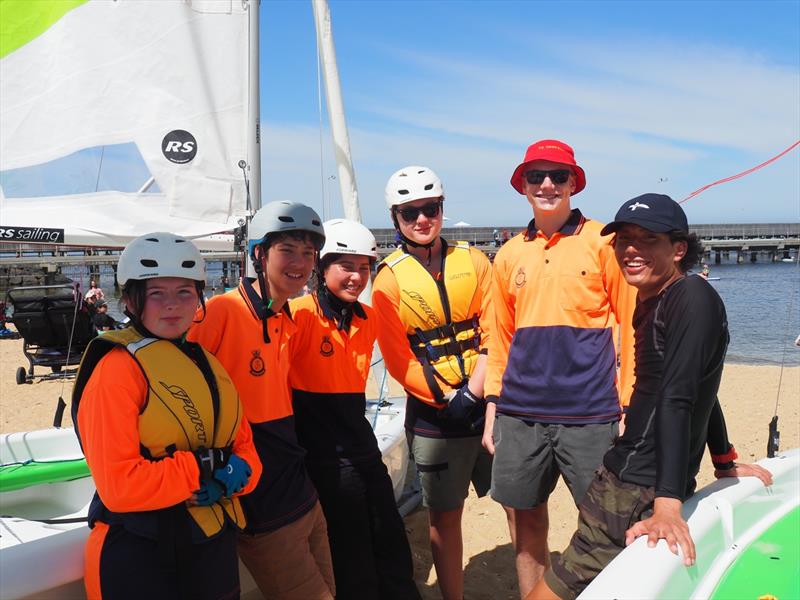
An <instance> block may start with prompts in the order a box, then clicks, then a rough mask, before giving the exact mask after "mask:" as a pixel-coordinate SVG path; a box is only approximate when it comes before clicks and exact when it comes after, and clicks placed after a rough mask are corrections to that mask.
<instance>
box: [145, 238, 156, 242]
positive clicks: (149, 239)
mask: <svg viewBox="0 0 800 600" xmlns="http://www.w3.org/2000/svg"><path fill="white" fill-rule="evenodd" d="M145 240H146V241H148V242H158V238H145Z"/></svg>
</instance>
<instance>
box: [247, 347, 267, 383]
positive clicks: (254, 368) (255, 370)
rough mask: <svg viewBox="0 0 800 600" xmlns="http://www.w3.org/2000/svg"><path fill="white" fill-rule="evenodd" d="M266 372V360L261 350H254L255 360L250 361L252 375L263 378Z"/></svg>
mask: <svg viewBox="0 0 800 600" xmlns="http://www.w3.org/2000/svg"><path fill="white" fill-rule="evenodd" d="M265 372H266V368H265V367H264V359H263V358H261V350H253V358H251V359H250V375H252V376H253V377H261V376H262V375H263V374H264V373H265Z"/></svg>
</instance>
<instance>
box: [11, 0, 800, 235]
mask: <svg viewBox="0 0 800 600" xmlns="http://www.w3.org/2000/svg"><path fill="white" fill-rule="evenodd" d="M330 8H331V14H332V20H333V31H334V36H335V41H336V50H337V57H338V65H339V72H340V77H341V81H342V91H343V95H344V102H345V110H346V115H347V121H348V128H349V132H350V140H351V146H352V151H353V160H354V163H355V170H356V177H357V181H358V187H359V194H360V199H361V208H362V214H363V216H364V220H365V222H366V224H367V225H369V226H373V227H385V226H389V219H388V216H387V213H386V210H385V205H384V201H383V188H384V185H385V182H386V180H387V178H388V177H389V175H390V174H391V173H392V172H393V171H395V170H396V169H398V168H400V167H403V166H405V165H408V164H422V165H426V166H428V167H431V168H432V169H434V170H435V171H437V173H439V175H440V176H441V178H442V180H443V181H444V186H445V191H446V194H447V201H446V204H445V214H446V215H447V216H448V217H449V218H450V219H452V221H453V222H455V221H459V220H464V221H468V222H469V223H472V224H473V225H498V226H516V225H522V224H525V223H526V222H527V221H528V220H529V219H530V217H531V211H530V207H529V206H528V204H527V202H526V201H525V198H524V197H523V196H520V195H518V194H517V193H516V192H515V191H514V190H513V189H512V188H511V186H510V185H509V183H508V180H509V177H510V175H511V173H512V171H513V170H514V168H515V167H516V165H517V164H518V162H519V161H520V160H521V158H522V156H523V154H524V151H525V148H526V147H527V145H528V144H530V143H531V142H533V141H535V140H537V139H542V138H558V139H563V140H564V141H566V142H567V143H569V144H570V145H572V146H573V147H574V148H575V152H576V157H577V160H578V162H579V164H580V165H581V166H582V167H584V169H585V170H586V172H587V180H588V185H587V188H586V190H585V191H583V192H582V193H581V194H580V195H578V196H576V197H575V198H574V200H573V204H574V205H575V206H578V207H580V208H581V209H582V210H583V211H584V213H585V214H587V215H588V216H590V217H593V218H596V219H599V220H609V219H610V218H611V217H613V214H614V212H615V211H616V209H617V208H618V207H619V205H620V204H621V203H622V202H623V201H625V200H627V199H628V198H631V197H633V196H636V195H639V194H641V193H644V192H661V193H667V194H670V195H671V196H673V197H674V198H675V199H681V198H683V197H685V196H686V195H688V194H689V193H690V192H692V191H694V190H695V189H697V188H699V187H701V186H703V185H705V184H707V183H710V182H712V181H715V180H717V179H721V178H723V177H727V176H730V175H733V174H735V173H738V172H740V171H743V170H745V169H748V168H750V167H752V166H754V165H756V164H759V163H761V162H763V161H765V160H767V159H769V158H770V157H772V156H774V155H775V154H777V153H778V152H780V151H782V150H784V149H785V148H787V147H788V146H789V145H791V144H792V143H794V142H795V141H797V140H798V139H800V108H799V107H800V2H797V1H792V2H769V1H761V2H688V1H686V2H599V1H598V2H528V1H525V2H502V1H492V2H483V1H469V2H464V1H428V2H423V1H416V2H412V1H402V2H387V1H373V2H367V1H361V2H356V1H342V0H332V1H331V2H330ZM261 16H262V28H261V36H262V63H261V67H262V75H261V83H262V98H261V115H262V131H263V136H262V146H263V149H262V156H263V161H262V164H263V189H262V191H263V199H264V201H265V202H268V201H271V200H276V199H293V200H297V201H301V202H306V203H308V204H311V205H312V206H314V207H315V208H317V209H318V210H319V211H320V212H323V210H324V212H325V213H326V214H325V216H326V217H328V218H330V217H333V216H340V215H341V206H340V200H339V193H338V187H337V185H336V182H335V181H333V180H331V179H329V177H330V176H331V175H332V174H333V173H335V165H334V163H333V159H332V152H331V140H330V135H329V133H328V130H327V128H326V125H324V126H323V127H324V131H323V136H322V153H323V164H322V175H320V129H319V112H318V106H317V69H316V48H315V31H314V25H313V20H312V14H311V6H310V3H309V2H307V1H299V0H298V1H291V2H276V1H267V2H263V4H262V8H261ZM323 122H324V123H327V114H326V113H325V112H324V108H323ZM113 159H115V157H112V156H109V155H108V154H107V155H106V157H105V159H104V160H113ZM129 171H135V169H134V170H130V169H129ZM15 175H18V174H8V173H7V174H5V176H4V179H3V181H2V183H3V186H4V189H5V190H6V194H7V195H10V194H9V189H10V188H13V187H15V185H23V183H22V180H23V179H24V180H25V181H36V182H38V186H39V187H42V186H47V185H52V184H53V181H52V179H50V180H49V181H47V182H45V181H43V179H42V178H41V177H34V178H31V177H29V176H25V177H24V178H20V177H18V176H15ZM64 178H65V179H69V180H70V181H71V180H72V179H74V178H75V174H74V173H72V174H70V175H69V176H66V175H65V176H64ZM45 179H48V178H45ZM94 184H95V181H94V180H92V181H91V189H94ZM24 185H31V184H30V183H24ZM103 185H112V183H111V182H104V183H103ZM101 187H102V186H101ZM37 193H39V192H37ZM326 197H327V198H329V200H328V202H327V203H326V204H325V205H323V199H324V198H326ZM684 206H685V208H686V211H687V213H688V216H689V219H690V222H694V223H718V222H768V221H796V220H798V219H800V148H796V149H795V150H794V151H793V152H791V153H790V154H788V155H786V156H785V157H784V158H782V159H781V160H779V161H777V162H776V163H773V164H771V165H769V166H768V167H766V168H764V169H762V170H760V171H758V172H756V173H754V174H752V175H749V176H747V177H745V178H742V179H740V180H737V181H735V182H732V183H728V184H723V185H720V186H717V187H715V188H712V189H710V190H708V191H706V192H704V193H703V194H701V195H699V196H698V197H696V198H694V199H692V200H690V201H689V202H688V203H686V204H685V205H684Z"/></svg>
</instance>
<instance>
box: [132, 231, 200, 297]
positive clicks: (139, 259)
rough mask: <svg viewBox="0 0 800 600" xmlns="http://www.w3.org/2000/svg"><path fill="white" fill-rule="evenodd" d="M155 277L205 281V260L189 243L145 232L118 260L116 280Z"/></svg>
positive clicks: (178, 237) (180, 238)
mask: <svg viewBox="0 0 800 600" xmlns="http://www.w3.org/2000/svg"><path fill="white" fill-rule="evenodd" d="M157 277H185V278H186V279H193V280H194V281H202V282H205V280H206V261H205V260H203V256H202V255H201V254H200V251H199V250H198V249H197V246H195V245H194V244H193V243H192V242H191V241H189V240H187V239H186V238H184V237H181V236H179V235H175V234H174V233H166V232H162V231H159V232H155V233H147V234H145V235H142V236H139V237H138V238H136V239H135V240H132V241H131V242H130V243H129V244H128V245H127V246H125V249H124V250H123V251H122V254H121V255H120V257H119V263H118V264H117V281H118V282H119V284H120V285H125V284H126V283H127V282H128V281H131V280H145V279H155V278H157Z"/></svg>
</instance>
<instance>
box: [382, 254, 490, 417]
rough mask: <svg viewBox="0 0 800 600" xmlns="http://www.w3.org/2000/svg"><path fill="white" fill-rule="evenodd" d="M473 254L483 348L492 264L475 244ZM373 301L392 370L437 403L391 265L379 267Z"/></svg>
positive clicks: (407, 387) (409, 386)
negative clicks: (405, 319)
mask: <svg viewBox="0 0 800 600" xmlns="http://www.w3.org/2000/svg"><path fill="white" fill-rule="evenodd" d="M470 258H471V259H472V264H473V265H474V266H475V273H476V275H477V278H478V287H479V288H480V291H479V293H480V294H481V295H482V298H481V314H480V316H479V322H480V327H481V342H480V349H481V350H482V351H483V350H485V349H487V347H488V345H489V342H490V326H491V324H492V317H491V298H490V290H491V282H492V265H491V263H490V262H489V259H488V258H486V255H485V254H483V252H481V251H480V250H478V249H476V248H472V247H471V248H470ZM471 300H472V299H471V298H450V302H451V304H453V303H455V302H464V303H469V302H470V301H471ZM372 304H373V306H374V308H375V312H376V315H377V317H378V319H379V320H380V326H379V327H378V346H379V347H380V349H381V355H382V356H383V359H384V361H385V362H386V368H387V369H388V371H389V373H390V374H391V376H392V377H394V378H395V379H396V380H397V381H398V382H399V383H400V385H402V386H403V388H404V389H405V390H406V392H408V393H410V394H411V395H412V396H414V397H416V398H418V399H420V400H422V401H423V402H425V403H427V404H430V405H431V406H438V405H437V404H436V401H435V400H434V396H433V393H432V392H431V390H430V388H429V387H428V384H427V383H426V380H425V375H424V373H423V370H422V366H421V365H420V362H419V360H418V359H417V357H416V356H414V354H413V352H411V346H410V345H409V342H408V336H407V328H406V325H405V324H404V323H403V322H402V321H401V320H400V316H399V315H400V312H399V311H400V287H399V285H398V284H397V278H396V276H395V274H394V272H393V271H392V270H391V269H389V268H383V269H380V270H379V271H378V275H377V276H376V277H375V281H374V283H373V288H372ZM440 386H441V388H442V392H443V393H444V394H447V393H448V392H450V391H452V388H451V387H449V386H447V385H446V384H445V383H443V382H440Z"/></svg>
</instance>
